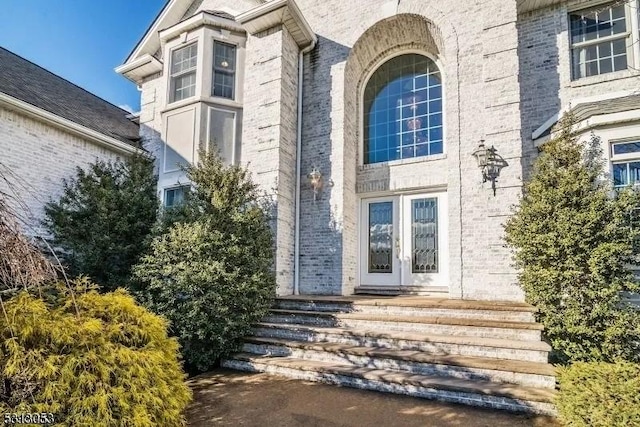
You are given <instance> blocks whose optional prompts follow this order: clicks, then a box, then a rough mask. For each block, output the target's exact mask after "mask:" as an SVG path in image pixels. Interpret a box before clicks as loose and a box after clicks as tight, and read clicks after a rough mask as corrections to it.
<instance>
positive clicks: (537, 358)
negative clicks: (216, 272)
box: [254, 323, 551, 363]
mask: <svg viewBox="0 0 640 427" xmlns="http://www.w3.org/2000/svg"><path fill="white" fill-rule="evenodd" d="M254 335H255V336H257V337H263V338H281V339H287V340H292V341H306V342H330V343H336V344H347V345H353V346H356V347H379V348H388V349H394V350H414V351H421V352H426V353H429V354H432V355H458V356H473V357H485V358H493V359H507V360H521V361H528V362H541V363H546V362H547V361H548V354H549V352H550V351H551V347H549V345H548V344H546V343H544V342H542V341H520V340H507V339H496V338H483V337H469V336H453V335H437V334H429V333H424V332H415V331H384V332H381V331H377V330H370V329H355V328H342V327H341V328H332V327H317V326H310V325H301V324H283V323H278V324H274V323H260V324H258V325H256V327H255V328H254Z"/></svg>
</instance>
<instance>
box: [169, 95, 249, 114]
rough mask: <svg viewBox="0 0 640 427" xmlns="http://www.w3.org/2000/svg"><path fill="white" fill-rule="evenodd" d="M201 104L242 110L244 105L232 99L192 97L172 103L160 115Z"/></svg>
mask: <svg viewBox="0 0 640 427" xmlns="http://www.w3.org/2000/svg"><path fill="white" fill-rule="evenodd" d="M199 102H205V103H207V104H215V105H221V106H224V107H230V108H242V104H241V103H239V102H237V101H233V100H231V99H226V98H218V97H213V96H206V97H205V96H202V97H199V98H196V97H192V98H187V99H183V100H180V101H176V102H172V103H170V104H167V106H166V107H165V108H163V109H162V110H160V114H164V113H167V112H169V111H173V110H177V109H179V108H183V107H187V106H190V105H193V104H197V103H199Z"/></svg>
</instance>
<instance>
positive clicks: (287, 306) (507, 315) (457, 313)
mask: <svg viewBox="0 0 640 427" xmlns="http://www.w3.org/2000/svg"><path fill="white" fill-rule="evenodd" d="M274 308H277V309H283V310H300V311H329V312H344V313H369V314H387V315H402V316H425V317H430V316H435V317H439V316H445V317H460V318H473V319H486V320H496V321H511V322H535V313H536V311H537V310H536V309H535V308H534V307H533V306H531V305H529V304H525V303H516V302H501V301H496V302H494V301H467V300H451V299H447V298H426V297H413V296H412V297H405V296H403V297H386V298H383V297H370V296H369V297H368V296H350V297H332V296H287V297H279V298H277V299H276V303H275V307H274Z"/></svg>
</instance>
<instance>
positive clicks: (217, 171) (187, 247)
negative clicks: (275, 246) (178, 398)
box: [134, 153, 275, 371]
mask: <svg viewBox="0 0 640 427" xmlns="http://www.w3.org/2000/svg"><path fill="white" fill-rule="evenodd" d="M200 159H201V160H200V163H199V164H198V165H197V166H192V167H189V168H188V169H187V176H188V178H189V180H190V181H191V182H192V183H193V191H192V193H191V194H189V195H188V196H187V197H186V198H185V203H184V205H183V206H181V207H180V208H179V209H177V210H172V212H171V215H168V216H166V217H164V216H163V220H166V219H167V217H171V218H172V219H173V221H174V222H173V223H171V221H169V222H168V223H167V222H165V223H164V225H163V226H161V227H158V229H159V230H161V231H163V233H162V234H160V235H158V236H157V237H155V238H154V239H153V241H152V243H151V250H150V253H149V254H148V255H146V256H144V257H143V258H142V259H141V262H140V263H139V264H138V265H136V267H135V268H134V274H135V277H136V279H137V280H138V282H139V283H138V284H137V287H138V288H139V293H138V296H139V299H140V300H141V301H142V302H143V303H144V304H146V305H147V306H148V307H149V308H150V309H151V310H153V311H154V312H156V313H159V314H161V315H163V316H165V317H166V318H167V319H169V322H170V332H171V333H172V334H173V335H175V336H176V337H178V339H179V341H180V344H181V345H182V348H183V355H184V358H185V361H186V362H187V363H188V364H189V367H190V368H191V369H193V370H198V371H205V370H207V369H209V368H210V367H212V366H213V365H214V364H215V363H216V362H217V361H218V360H219V359H220V358H222V357H224V356H226V355H228V354H230V353H231V352H233V351H236V350H237V349H238V348H239V346H240V344H241V339H242V337H243V336H245V335H247V334H248V333H249V332H250V331H251V326H252V325H253V324H254V323H255V322H257V321H258V320H259V319H260V318H261V317H263V316H264V315H265V314H266V313H267V311H268V309H269V307H270V306H271V303H272V298H273V296H274V295H275V278H274V275H273V272H272V265H273V250H272V234H271V229H270V227H269V221H268V217H267V215H266V213H265V209H264V207H263V206H261V204H260V201H261V198H260V195H259V193H258V189H257V186H256V185H255V184H254V183H253V182H251V180H250V178H249V175H248V172H247V171H246V169H243V168H241V167H239V166H224V165H223V163H222V161H221V160H220V159H219V158H218V157H217V156H216V155H214V154H205V153H202V154H201V155H200Z"/></svg>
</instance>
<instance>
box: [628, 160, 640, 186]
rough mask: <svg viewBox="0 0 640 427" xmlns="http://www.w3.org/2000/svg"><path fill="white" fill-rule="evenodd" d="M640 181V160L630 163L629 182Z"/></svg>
mask: <svg viewBox="0 0 640 427" xmlns="http://www.w3.org/2000/svg"><path fill="white" fill-rule="evenodd" d="M638 183H640V162H632V163H629V184H631V185H634V184H638Z"/></svg>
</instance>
